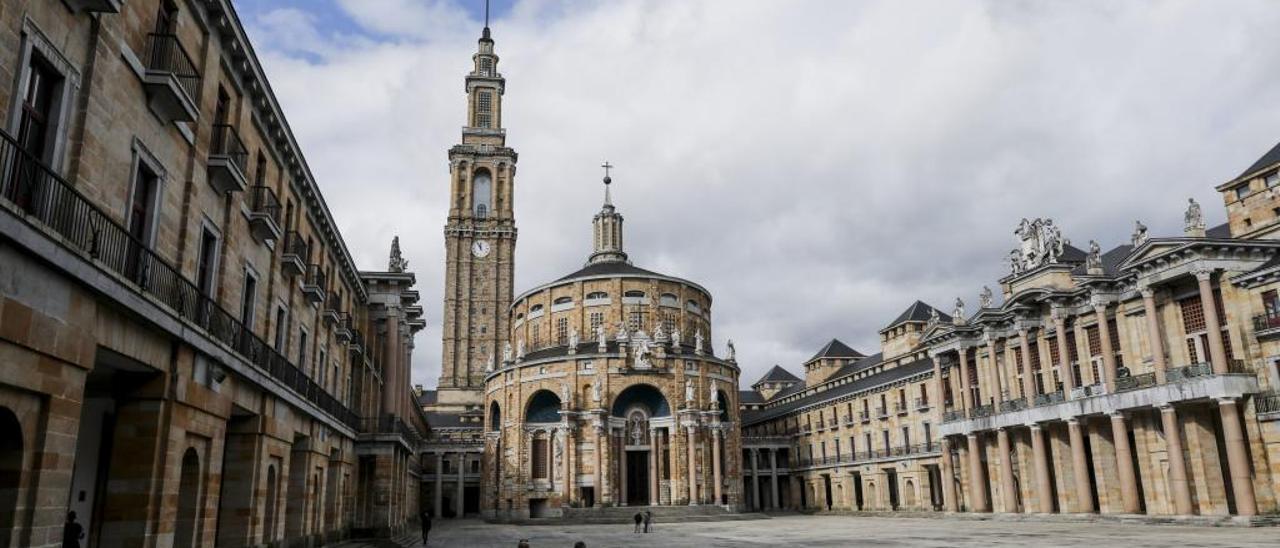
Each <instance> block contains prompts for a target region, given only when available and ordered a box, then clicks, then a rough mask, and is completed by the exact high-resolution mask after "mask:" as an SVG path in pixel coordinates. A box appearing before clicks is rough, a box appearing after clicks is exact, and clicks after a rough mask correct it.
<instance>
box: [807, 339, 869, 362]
mask: <svg viewBox="0 0 1280 548" xmlns="http://www.w3.org/2000/svg"><path fill="white" fill-rule="evenodd" d="M863 356H864V354H863V353H861V352H858V351H857V350H854V349H852V348H849V345H847V344H845V343H842V342H840V339H831V342H829V343H827V345H826V346H824V347H822V349H821V350H819V351H818V353H817V354H814V355H813V357H812V358H809V360H808V361H807V362H805V363H808V362H811V361H813V360H817V359H821V358H861V357H863Z"/></svg>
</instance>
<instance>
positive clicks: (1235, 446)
mask: <svg viewBox="0 0 1280 548" xmlns="http://www.w3.org/2000/svg"><path fill="white" fill-rule="evenodd" d="M1218 411H1219V412H1221V413H1222V441H1223V444H1224V445H1226V449H1227V464H1228V465H1229V466H1230V468H1231V490H1232V492H1234V493H1235V498H1236V514H1237V515H1241V516H1254V515H1257V514H1258V502H1257V500H1256V499H1255V498H1254V494H1253V478H1252V477H1251V474H1250V471H1249V470H1250V466H1249V453H1248V451H1247V450H1246V448H1245V439H1244V430H1243V429H1242V428H1241V427H1240V409H1239V408H1238V407H1237V406H1236V400H1235V399H1232V398H1221V399H1219V400H1218Z"/></svg>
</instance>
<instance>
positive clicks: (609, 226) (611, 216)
mask: <svg viewBox="0 0 1280 548" xmlns="http://www.w3.org/2000/svg"><path fill="white" fill-rule="evenodd" d="M600 167H602V168H604V206H603V207H601V208H600V213H597V214H596V216H595V218H593V219H592V220H591V225H592V226H591V228H592V231H591V232H592V244H593V245H592V247H593V249H592V253H591V258H589V259H587V263H588V264H594V263H606V262H610V263H625V262H627V254H626V253H625V252H624V251H622V215H621V214H619V213H618V212H617V211H616V210H615V209H614V207H613V197H612V196H610V194H609V187H610V185H612V184H613V178H612V177H610V176H609V170H610V169H613V164H610V163H609V162H608V161H607V160H606V161H605V163H603V164H600Z"/></svg>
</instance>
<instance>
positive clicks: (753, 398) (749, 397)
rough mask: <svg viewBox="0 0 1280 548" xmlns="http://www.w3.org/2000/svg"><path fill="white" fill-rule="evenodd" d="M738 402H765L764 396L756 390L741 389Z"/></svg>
mask: <svg viewBox="0 0 1280 548" xmlns="http://www.w3.org/2000/svg"><path fill="white" fill-rule="evenodd" d="M738 403H744V404H758V403H764V396H763V395H761V394H760V393H759V392H756V391H755V390H739V391H738Z"/></svg>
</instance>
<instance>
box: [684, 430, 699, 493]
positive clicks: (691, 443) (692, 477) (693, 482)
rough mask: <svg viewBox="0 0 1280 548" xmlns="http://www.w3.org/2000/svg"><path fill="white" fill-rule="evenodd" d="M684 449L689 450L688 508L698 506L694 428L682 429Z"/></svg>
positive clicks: (696, 435) (696, 445)
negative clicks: (684, 441)
mask: <svg viewBox="0 0 1280 548" xmlns="http://www.w3.org/2000/svg"><path fill="white" fill-rule="evenodd" d="M684 433H685V439H687V440H688V442H687V443H685V447H687V448H688V449H689V478H688V479H689V506H697V505H698V456H697V447H698V444H697V438H698V434H697V431H696V430H695V427H694V426H686V427H685V428H684Z"/></svg>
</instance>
